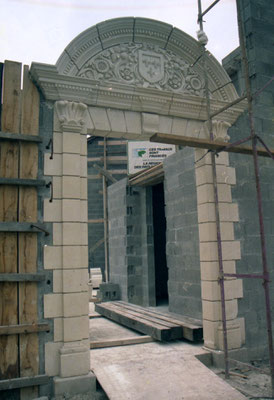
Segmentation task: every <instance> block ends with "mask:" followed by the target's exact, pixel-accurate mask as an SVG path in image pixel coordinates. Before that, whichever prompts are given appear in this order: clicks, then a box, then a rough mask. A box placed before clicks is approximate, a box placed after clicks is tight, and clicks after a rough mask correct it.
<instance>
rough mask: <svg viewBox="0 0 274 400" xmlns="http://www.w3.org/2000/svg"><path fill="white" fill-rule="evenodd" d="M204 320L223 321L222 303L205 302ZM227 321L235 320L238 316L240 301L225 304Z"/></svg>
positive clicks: (203, 303) (230, 301) (203, 304)
mask: <svg viewBox="0 0 274 400" xmlns="http://www.w3.org/2000/svg"><path fill="white" fill-rule="evenodd" d="M202 307H203V319H206V320H209V321H221V320H222V305H221V302H220V301H207V300H203V302H202ZM225 310H226V319H227V321H228V320H232V319H235V318H236V317H237V315H238V301H237V300H235V299H234V300H229V301H226V302H225Z"/></svg>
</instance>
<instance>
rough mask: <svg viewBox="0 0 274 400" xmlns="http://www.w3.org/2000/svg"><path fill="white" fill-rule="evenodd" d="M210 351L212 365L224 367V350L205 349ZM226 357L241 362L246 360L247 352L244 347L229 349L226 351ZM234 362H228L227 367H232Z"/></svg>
mask: <svg viewBox="0 0 274 400" xmlns="http://www.w3.org/2000/svg"><path fill="white" fill-rule="evenodd" d="M207 350H209V351H210V352H211V354H212V365H214V366H215V367H217V368H221V369H224V367H225V362H224V352H223V351H222V350H212V349H207ZM228 358H229V359H230V360H237V361H240V362H243V363H247V362H248V352H247V349H246V348H245V347H243V348H241V349H237V350H229V352H228ZM234 366H235V364H234V363H233V362H229V367H234Z"/></svg>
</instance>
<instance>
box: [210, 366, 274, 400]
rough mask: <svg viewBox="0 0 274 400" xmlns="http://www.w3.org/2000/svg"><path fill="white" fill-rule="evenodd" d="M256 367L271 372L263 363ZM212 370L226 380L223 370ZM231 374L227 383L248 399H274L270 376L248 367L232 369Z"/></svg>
mask: <svg viewBox="0 0 274 400" xmlns="http://www.w3.org/2000/svg"><path fill="white" fill-rule="evenodd" d="M255 367H257V368H260V369H262V370H263V371H269V368H267V367H266V366H265V365H263V364H261V363H256V365H255ZM211 370H212V371H214V372H215V374H217V375H218V376H219V377H220V378H222V379H225V374H224V371H223V370H220V369H218V368H215V367H212V368H211ZM230 372H231V374H230V378H229V379H228V380H227V382H228V383H229V384H230V385H231V386H233V387H234V388H235V389H237V390H238V391H239V392H241V393H242V394H243V395H245V396H246V398H247V399H260V400H264V399H273V398H274V397H271V378H270V375H269V374H267V373H261V372H259V371H258V370H255V369H252V367H249V366H248V365H247V366H241V367H237V368H236V367H235V368H231V369H230Z"/></svg>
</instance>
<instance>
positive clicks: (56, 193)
mask: <svg viewBox="0 0 274 400" xmlns="http://www.w3.org/2000/svg"><path fill="white" fill-rule="evenodd" d="M62 179H63V178H62V177H60V176H54V177H53V178H52V186H53V199H60V198H61V197H62Z"/></svg>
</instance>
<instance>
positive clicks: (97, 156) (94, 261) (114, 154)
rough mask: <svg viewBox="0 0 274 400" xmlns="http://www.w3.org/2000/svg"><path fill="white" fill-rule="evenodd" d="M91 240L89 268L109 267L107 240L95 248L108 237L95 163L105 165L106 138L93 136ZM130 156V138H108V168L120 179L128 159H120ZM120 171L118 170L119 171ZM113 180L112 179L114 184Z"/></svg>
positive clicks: (90, 153) (90, 156)
mask: <svg viewBox="0 0 274 400" xmlns="http://www.w3.org/2000/svg"><path fill="white" fill-rule="evenodd" d="M87 152H88V154H87V157H88V242H89V249H90V250H89V268H101V269H104V268H105V252H104V243H101V245H100V246H98V247H97V248H96V249H95V250H94V251H91V249H92V247H93V246H94V245H95V244H96V243H98V242H99V241H100V240H101V239H102V238H104V222H103V218H104V210H103V181H102V176H101V175H100V174H99V172H98V170H97V169H96V168H94V167H93V165H94V164H97V165H99V166H100V167H102V168H103V166H104V162H103V156H104V143H103V138H102V137H96V136H92V137H90V138H89V139H88V147H87ZM125 156H126V141H125V140H117V139H112V138H108V139H107V157H108V160H110V161H108V162H107V169H108V170H111V171H112V174H113V176H114V177H115V179H117V180H121V179H123V178H124V177H125V174H124V173H123V174H122V173H121V171H125V172H126V170H127V161H126V160H124V159H123V160H120V161H119V160H116V159H115V158H119V157H120V158H121V157H122V158H124V157H125ZM116 171H117V173H116ZM110 184H111V182H108V185H110Z"/></svg>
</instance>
